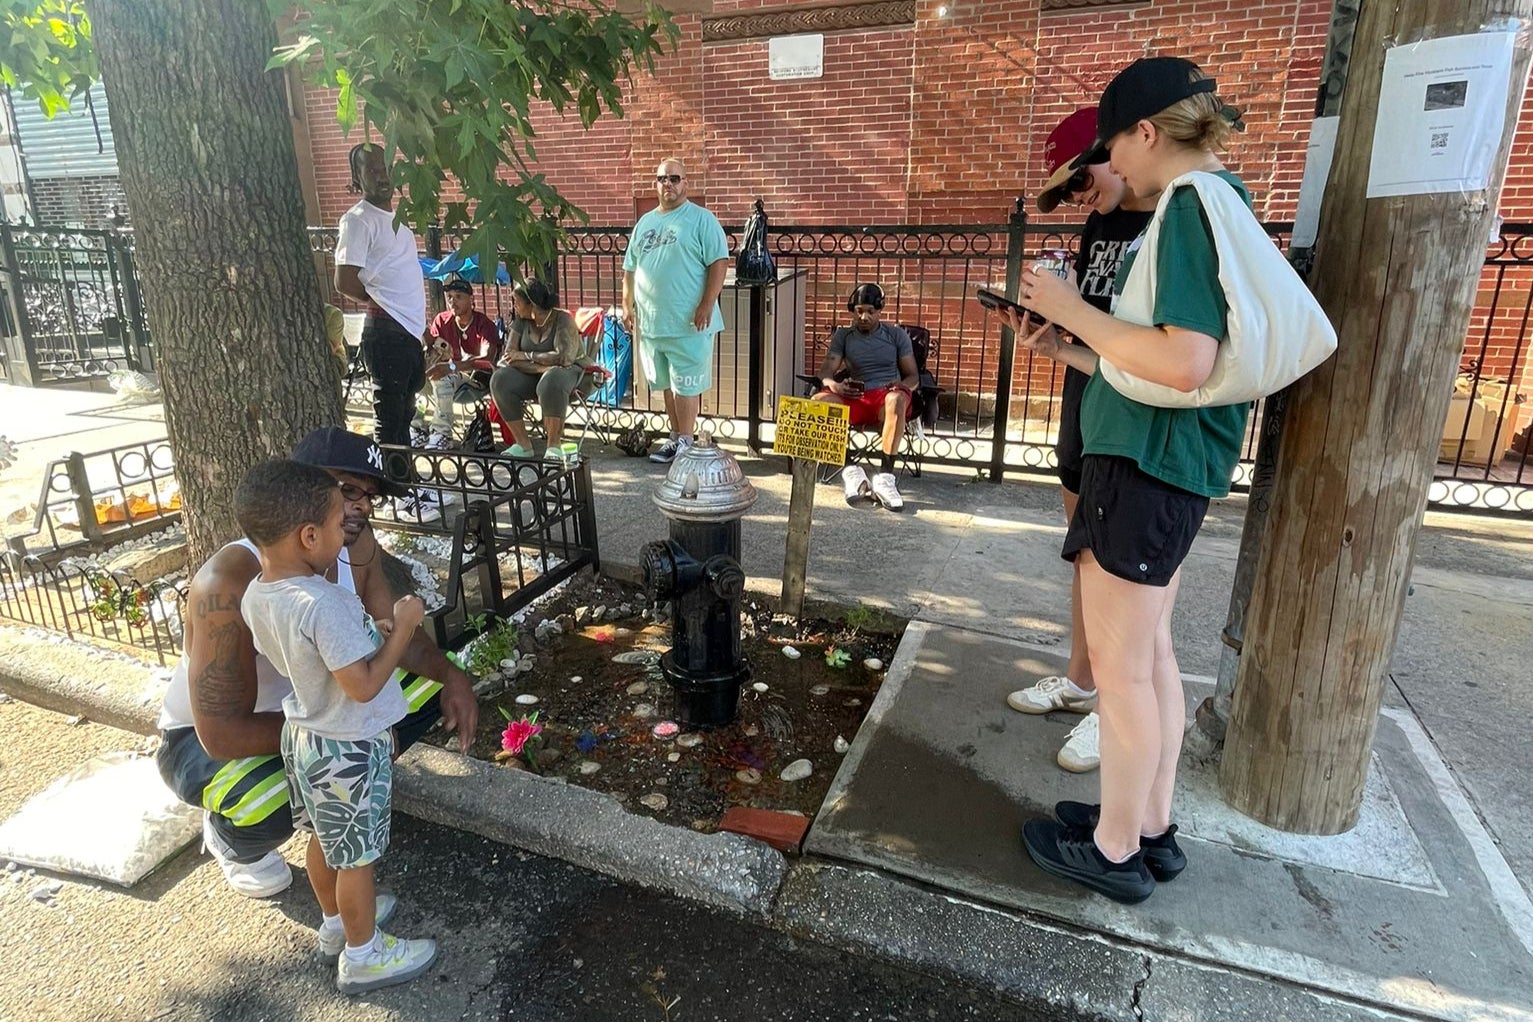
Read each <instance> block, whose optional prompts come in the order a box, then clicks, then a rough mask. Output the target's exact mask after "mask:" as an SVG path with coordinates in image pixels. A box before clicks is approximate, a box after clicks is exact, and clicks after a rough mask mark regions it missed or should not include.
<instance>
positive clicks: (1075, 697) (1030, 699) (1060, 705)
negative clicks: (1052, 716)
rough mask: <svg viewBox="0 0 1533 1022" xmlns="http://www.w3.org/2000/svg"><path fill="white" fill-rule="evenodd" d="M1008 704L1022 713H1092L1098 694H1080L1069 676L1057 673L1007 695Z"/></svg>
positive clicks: (1095, 706)
mask: <svg viewBox="0 0 1533 1022" xmlns="http://www.w3.org/2000/svg"><path fill="white" fill-rule="evenodd" d="M1006 705H1007V706H1010V707H1011V708H1012V709H1013V710H1017V711H1018V712H1020V713H1052V712H1054V711H1055V710H1069V711H1070V712H1071V713H1092V712H1094V711H1095V710H1096V708H1097V694H1096V693H1095V692H1090V693H1087V694H1086V695H1084V696H1082V695H1079V694H1077V692H1076V691H1075V686H1073V685H1072V684H1070V679H1069V678H1066V677H1064V676H1063V675H1059V674H1055V675H1051V676H1049V677H1047V678H1043V679H1040V680H1039V681H1038V683H1037V684H1035V685H1032V686H1031V687H1029V688H1024V689H1018V690H1017V691H1015V692H1013V693H1012V694H1011V695H1009V696H1007V697H1006Z"/></svg>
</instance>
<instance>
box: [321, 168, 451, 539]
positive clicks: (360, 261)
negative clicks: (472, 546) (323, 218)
mask: <svg viewBox="0 0 1533 1022" xmlns="http://www.w3.org/2000/svg"><path fill="white" fill-rule="evenodd" d="M350 163H351V190H352V191H353V192H361V193H362V199H361V201H359V202H358V203H357V204H356V205H355V206H352V207H351V208H350V209H348V210H347V211H346V212H345V214H343V215H342V216H341V222H340V226H339V230H338V232H337V233H338V235H339V236H338V237H337V239H336V244H335V289H336V290H337V291H339V292H340V293H341V294H343V295H345V296H346V297H347V298H350V299H351V300H352V301H354V302H360V303H362V304H363V305H365V306H366V307H367V317H366V319H364V320H363V321H362V348H361V351H362V364H363V365H365V366H366V367H367V371H368V373H369V374H370V375H371V376H372V378H373V416H374V418H375V419H376V421H377V426H376V428H375V430H374V433H373V436H374V437H375V438H376V439H377V441H378V442H379V443H380V444H398V445H399V446H401V447H408V446H409V445H410V420H411V419H413V418H414V417H415V395H416V394H417V393H419V391H420V389H421V388H422V387H424V386H425V385H426V361H425V349H424V347H422V345H423V343H424V342H425V340H426V279H425V275H424V274H422V272H421V264H420V256H419V254H418V251H419V248H420V246H419V244H418V243H417V241H416V237H415V232H413V231H411V230H410V228H408V227H406V226H405V225H403V224H395V223H394V183H393V181H392V180H390V178H389V168H388V164H387V163H386V162H385V161H384V158H383V149H382V147H381V146H377V145H373V144H372V143H370V142H363V143H362V144H361V145H357V146H353V147H352V149H351V157H350ZM420 497H421V494H419V493H412V494H409V495H407V496H405V497H403V498H401V500H402V501H403V504H404V506H403V507H402V508H401V510H403V511H404V512H405V513H406V514H407V515H408V516H409V517H411V518H414V517H415V516H416V515H417V514H419V516H420V519H421V520H422V521H429V520H433V519H436V518H438V517H440V511H439V510H438V509H437V508H436V507H435V506H433V504H432V502H431V501H430V499H429V497H428V498H426V499H425V500H419V499H418V498H420Z"/></svg>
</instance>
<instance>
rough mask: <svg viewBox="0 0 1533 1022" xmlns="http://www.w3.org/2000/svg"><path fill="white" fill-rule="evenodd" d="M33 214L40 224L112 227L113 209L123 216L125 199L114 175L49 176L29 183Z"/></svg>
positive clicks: (119, 183) (126, 210) (125, 205)
mask: <svg viewBox="0 0 1533 1022" xmlns="http://www.w3.org/2000/svg"><path fill="white" fill-rule="evenodd" d="M28 191H29V192H30V193H31V197H32V215H33V219H35V220H36V221H37V222H38V223H40V224H50V225H55V224H70V225H75V226H79V227H88V228H93V229H99V228H105V227H110V226H112V210H113V207H116V208H117V209H118V210H120V211H121V212H122V213H123V214H124V215H126V214H127V212H128V200H127V199H126V198H125V197H124V196H123V194H122V183H121V182H120V181H119V180H118V179H117V176H116V175H109V176H104V177H48V178H40V179H37V180H33V181H29V182H28Z"/></svg>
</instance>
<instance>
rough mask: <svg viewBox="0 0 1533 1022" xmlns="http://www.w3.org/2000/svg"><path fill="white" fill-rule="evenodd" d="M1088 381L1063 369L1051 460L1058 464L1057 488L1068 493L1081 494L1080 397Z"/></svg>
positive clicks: (1075, 373) (1080, 375) (1077, 371)
mask: <svg viewBox="0 0 1533 1022" xmlns="http://www.w3.org/2000/svg"><path fill="white" fill-rule="evenodd" d="M1090 381H1091V377H1089V376H1087V375H1086V374H1085V373H1083V372H1081V371H1080V370H1078V369H1072V368H1070V367H1069V366H1066V367H1065V385H1064V389H1063V390H1062V391H1060V395H1059V442H1058V443H1056V444H1055V445H1054V460H1055V461H1056V462H1057V463H1058V464H1059V485H1061V486H1063V487H1064V488H1065V489H1067V490H1069V491H1070V492H1071V493H1080V492H1081V458H1082V457H1083V456H1084V455H1083V454H1082V446H1083V445H1082V443H1081V395H1082V394H1084V393H1085V392H1086V384H1087V383H1089V382H1090Z"/></svg>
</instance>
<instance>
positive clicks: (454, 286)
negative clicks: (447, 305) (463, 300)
mask: <svg viewBox="0 0 1533 1022" xmlns="http://www.w3.org/2000/svg"><path fill="white" fill-rule="evenodd" d="M442 290H443V291H462V292H463V293H464V294H466V295H471V294H473V293H474V285H472V284H470V283H469V282H468V281H466V280H464V279H463V278H462V277H459V278H458V279H457V280H449V281H448V282H447V283H445V284H443V285H442Z"/></svg>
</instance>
